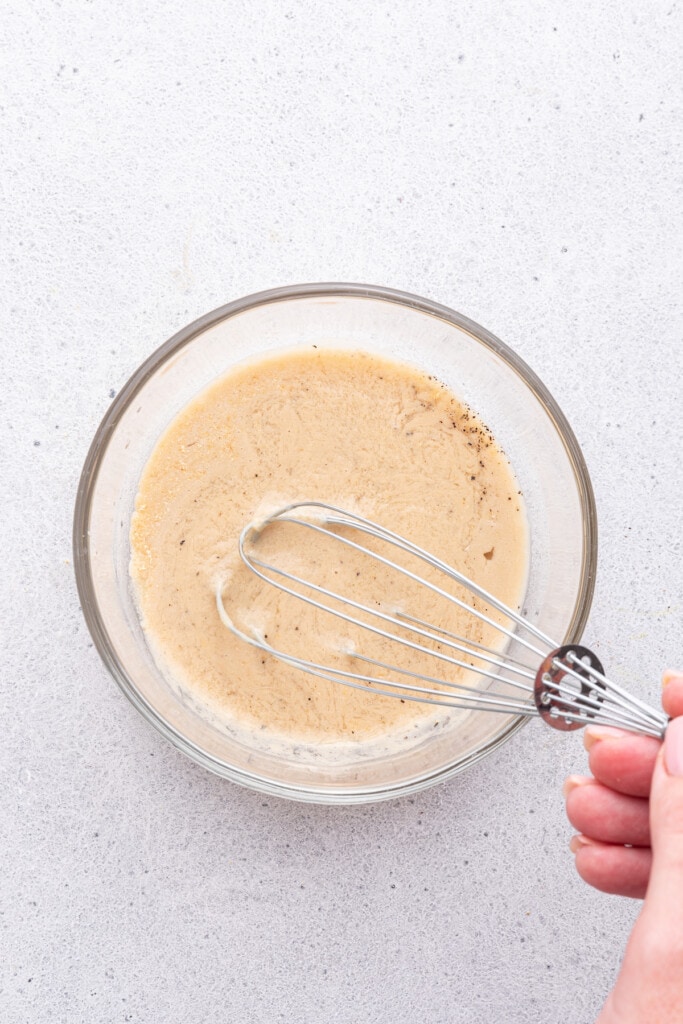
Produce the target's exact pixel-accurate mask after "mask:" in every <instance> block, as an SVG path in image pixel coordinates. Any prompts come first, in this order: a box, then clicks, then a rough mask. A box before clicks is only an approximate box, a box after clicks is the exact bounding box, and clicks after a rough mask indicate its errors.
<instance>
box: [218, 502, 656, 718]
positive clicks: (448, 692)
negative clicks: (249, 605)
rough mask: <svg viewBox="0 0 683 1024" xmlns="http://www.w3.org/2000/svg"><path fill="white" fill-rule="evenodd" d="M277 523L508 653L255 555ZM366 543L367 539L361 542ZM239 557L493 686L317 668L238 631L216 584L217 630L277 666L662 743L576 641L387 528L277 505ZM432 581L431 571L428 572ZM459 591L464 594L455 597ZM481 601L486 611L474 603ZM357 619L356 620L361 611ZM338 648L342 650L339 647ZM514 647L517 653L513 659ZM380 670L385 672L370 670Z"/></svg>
mask: <svg viewBox="0 0 683 1024" xmlns="http://www.w3.org/2000/svg"><path fill="white" fill-rule="evenodd" d="M277 523H285V524H290V525H292V526H296V527H301V529H302V530H304V531H305V530H312V531H314V532H315V533H317V534H318V535H320V534H324V535H326V536H327V537H330V538H332V539H334V541H336V542H338V543H339V544H341V545H345V546H346V548H347V549H351V550H353V551H356V552H358V553H361V554H362V555H363V556H368V557H370V558H372V559H375V560H376V561H377V563H379V564H381V565H383V566H384V567H385V568H386V569H388V570H390V571H392V572H396V573H397V574H398V576H399V577H403V578H404V579H406V578H407V579H410V580H412V581H413V583H417V584H419V585H420V586H424V587H426V588H427V589H428V590H429V591H431V592H432V594H436V595H438V596H439V599H442V598H443V599H445V600H446V601H448V602H452V604H453V605H454V606H456V607H458V608H460V609H462V610H464V611H465V612H466V613H467V614H468V615H469V614H471V615H473V616H474V617H475V619H477V620H478V621H479V622H480V623H483V624H485V625H486V626H487V627H492V628H493V629H495V630H496V631H497V633H498V634H499V635H500V638H501V640H502V641H504V642H505V643H506V645H507V646H506V647H505V649H496V648H493V647H491V646H487V645H485V644H482V643H479V642H477V641H475V640H472V639H468V638H467V637H463V636H460V635H457V634H455V633H451V632H450V631H448V630H446V629H444V628H442V627H439V626H434V625H433V624H429V623H427V622H424V621H422V620H421V619H419V618H415V617H413V616H412V615H410V614H407V613H405V612H403V611H402V610H401V609H400V608H399V607H392V608H388V607H387V606H386V605H384V604H383V603H382V602H377V601H375V602H373V603H372V604H368V603H363V602H362V601H358V600H356V599H355V598H354V597H353V596H352V595H349V594H341V593H337V592H336V591H334V590H332V589H330V588H329V587H325V586H321V585H320V584H316V583H315V582H313V581H311V580H309V579H305V578H302V577H301V576H299V575H298V574H297V573H296V572H293V571H289V570H287V569H284V568H283V567H281V566H277V565H274V564H271V563H270V562H267V561H264V560H263V558H261V557H259V553H258V542H259V539H260V538H262V537H263V536H264V534H265V532H266V531H267V530H268V529H269V528H270V527H272V526H273V525H274V524H277ZM367 539H372V540H373V541H374V542H380V547H382V546H383V545H386V554H382V553H380V552H379V551H377V550H373V549H372V548H369V547H367V546H366V544H367ZM364 541H365V543H364ZM393 552H400V553H401V554H402V555H408V556H410V557H411V558H414V559H417V560H418V561H420V562H422V563H424V564H425V565H426V566H429V567H430V568H431V570H434V571H435V572H436V574H437V577H438V578H439V579H440V578H441V576H443V578H444V584H445V585H448V583H449V581H450V583H451V585H452V584H456V585H457V587H456V589H458V588H464V591H465V592H467V593H469V595H472V597H473V598H474V603H471V599H470V601H466V600H464V599H463V597H458V596H457V594H454V593H453V592H452V591H448V590H445V589H444V587H443V586H440V585H438V584H437V583H435V582H433V579H432V580H428V579H425V578H424V577H422V576H421V575H420V574H418V573H416V572H413V571H412V570H411V569H409V568H408V567H407V566H406V565H402V564H400V562H397V561H396V560H395V557H389V556H390V554H391V553H393ZM239 553H240V557H241V559H242V562H243V563H244V565H245V566H246V567H247V568H248V569H249V570H250V571H251V572H252V573H254V574H255V575H256V576H257V577H259V578H260V579H261V580H262V581H263V582H264V583H265V584H267V585H268V586H272V587H275V588H277V589H278V590H279V591H281V592H283V593H285V594H289V595H291V596H292V597H294V598H296V599H298V600H300V601H303V602H305V603H306V604H307V605H309V606H311V607H313V608H315V609H319V610H320V611H323V612H325V613H329V614H330V615H332V616H334V617H335V618H337V619H338V620H340V621H341V622H344V623H346V624H348V625H351V626H353V628H354V629H357V628H358V629H361V630H364V631H367V633H369V634H374V635H375V636H376V637H380V638H382V640H389V641H391V642H392V643H395V644H397V645H398V648H401V647H402V648H403V649H404V650H409V651H411V652H418V653H419V654H420V655H424V656H425V657H429V658H432V659H434V660H435V662H437V663H441V664H442V665H447V666H449V668H450V669H451V670H453V669H456V670H463V671H464V672H465V673H468V674H471V673H474V674H475V675H476V676H477V677H483V679H486V680H488V681H489V684H492V685H493V686H494V689H490V688H488V689H485V688H483V683H480V685H469V684H466V683H464V682H459V681H457V680H456V681H453V680H449V679H447V678H444V677H443V676H441V677H440V676H437V675H431V674H425V673H422V672H415V671H413V670H411V669H410V668H407V667H405V666H404V667H401V665H400V664H396V665H394V664H390V663H388V662H386V661H384V660H378V659H376V658H374V657H371V656H369V655H367V654H365V653H363V651H361V650H359V649H357V644H354V645H353V646H350V645H349V646H348V647H347V649H346V651H345V653H347V654H348V655H349V658H350V659H352V660H353V662H354V663H356V662H362V663H364V664H365V665H368V666H369V669H368V671H367V672H363V671H356V670H355V666H354V669H353V670H352V669H351V668H346V667H342V666H340V667H337V666H334V665H331V664H327V665H325V664H319V663H317V662H315V661H309V660H307V659H306V658H304V657H300V656H298V655H296V654H293V653H288V652H287V651H283V650H279V649H277V648H276V647H274V646H273V645H272V644H271V643H269V642H268V639H267V637H266V635H265V633H264V632H263V631H261V630H258V629H255V628H251V629H250V630H249V632H247V631H245V630H244V629H241V628H239V627H238V626H237V625H236V623H235V622H234V620H233V618H232V617H231V616H230V615H229V614H228V612H227V611H226V608H225V600H224V594H225V589H226V588H225V585H224V583H223V582H221V583H219V584H218V585H217V587H216V607H217V610H218V614H219V616H220V619H221V621H222V622H223V624H224V625H225V626H226V627H227V628H228V629H230V630H231V631H232V632H233V633H234V634H235V635H236V636H238V637H240V638H241V639H242V640H243V641H245V642H246V643H248V644H251V645H252V646H254V647H256V648H258V649H259V650H261V651H263V652H264V653H266V654H269V655H271V656H273V657H275V658H277V659H279V660H280V661H282V662H283V663H285V664H287V665H289V666H292V667H294V668H296V669H300V670H301V671H303V672H307V673H309V674H311V675H314V676H318V677H319V678H322V679H327V680H329V681H331V682H335V683H340V684H343V685H345V686H350V687H353V688H355V689H358V690H365V691H367V692H369V693H371V694H373V695H380V696H385V697H392V698H399V699H401V700H402V701H404V702H405V701H418V702H420V703H426V704H433V705H435V706H440V707H449V708H462V709H468V710H475V711H492V712H499V713H503V714H514V715H525V716H540V717H541V718H542V719H543V721H544V722H545V723H546V724H548V725H550V726H552V727H553V728H555V729H560V730H564V731H570V730H573V729H580V728H582V727H583V726H585V725H588V724H589V723H594V724H601V725H611V726H616V727H618V728H622V729H627V730H630V731H632V732H637V733H644V734H646V735H650V736H655V737H657V738H661V737H662V736H663V735H664V732H665V730H666V726H667V723H668V718H667V716H666V715H665V714H664V713H663V712H662V711H660V710H657V709H655V708H651V707H649V706H648V705H647V704H646V703H644V702H643V701H641V700H640V699H639V698H637V697H635V696H633V695H632V694H630V693H628V691H627V690H625V689H624V688H623V687H621V686H619V685H618V684H617V683H614V682H612V681H611V680H609V679H608V678H607V677H606V676H605V674H604V671H603V667H602V665H601V663H600V661H599V660H598V658H597V657H596V655H595V654H594V653H593V652H592V651H591V650H589V649H588V648H586V647H583V646H581V645H579V644H566V645H563V646H558V644H556V643H555V642H554V641H553V640H552V639H551V638H550V637H548V636H546V635H545V634H544V633H543V632H542V631H541V630H540V629H538V627H537V626H535V625H534V624H533V623H532V622H530V621H529V620H528V619H525V618H524V617H522V616H521V615H520V614H519V613H518V612H516V611H514V610H513V609H512V608H509V607H507V606H506V605H505V604H503V603H502V602H501V601H499V600H498V599H497V598H496V597H495V596H494V595H493V594H490V593H488V592H487V591H486V590H484V589H483V588H482V587H480V586H479V585H478V584H476V583H475V582H474V581H473V580H471V579H469V578H468V577H467V576H465V575H463V574H462V573H460V572H459V571H458V570H457V569H454V568H453V567H452V566H450V565H448V564H447V563H445V562H443V561H441V559H439V558H437V557H436V556H435V555H432V554H430V553H429V552H428V551H425V550H424V549H423V548H420V547H418V546H417V545H416V544H413V543H412V542H411V541H409V540H406V539H405V538H404V537H401V536H399V535H398V534H396V533H393V532H392V531H391V530H388V529H385V528H384V527H382V526H380V525H378V524H377V523H374V522H372V521H371V520H369V519H365V518H364V517H362V516H359V515H356V514H355V513H353V512H348V511H345V510H344V509H340V508H337V507H335V506H334V505H329V504H326V503H325V502H317V501H310V502H294V503H292V504H289V505H286V506H284V507H282V508H280V509H277V510H276V511H275V512H273V513H272V514H271V515H269V516H267V517H265V518H263V519H261V520H259V521H254V522H252V523H249V524H248V525H247V526H245V527H244V529H243V530H242V533H241V535H240V538H239ZM431 575H432V577H433V578H434V572H432V574H431ZM461 593H462V591H461ZM477 601H478V602H480V603H482V604H483V605H485V606H486V609H487V610H486V611H484V610H483V609H482V608H479V607H477ZM492 609H493V610H495V611H496V612H498V613H500V614H502V616H503V617H504V619H505V620H507V624H505V623H504V622H500V621H498V620H497V619H495V618H494V617H493V612H492V611H491V610H492ZM359 614H360V615H362V616H363V618H359V617H358V615H359ZM340 651H342V652H344V645H343V644H342V645H341V646H340ZM512 651H516V653H515V655H514V656H513V654H512ZM372 670H379V672H380V673H381V674H376V673H375V674H373V671H372Z"/></svg>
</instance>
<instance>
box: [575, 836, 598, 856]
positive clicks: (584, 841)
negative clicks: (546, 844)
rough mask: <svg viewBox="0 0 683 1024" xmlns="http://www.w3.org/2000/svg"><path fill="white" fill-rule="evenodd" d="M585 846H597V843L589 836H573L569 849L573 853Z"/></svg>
mask: <svg viewBox="0 0 683 1024" xmlns="http://www.w3.org/2000/svg"><path fill="white" fill-rule="evenodd" d="M584 846H595V843H594V842H593V840H592V839H589V838H588V836H572V840H571V842H570V844H569V849H570V850H571V851H572V853H578V852H579V850H580V849H582V848H583V847H584Z"/></svg>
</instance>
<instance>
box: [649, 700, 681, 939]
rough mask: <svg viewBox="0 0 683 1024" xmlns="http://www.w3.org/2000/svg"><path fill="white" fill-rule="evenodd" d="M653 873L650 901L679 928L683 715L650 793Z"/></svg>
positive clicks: (671, 729) (669, 734)
mask: <svg viewBox="0 0 683 1024" xmlns="http://www.w3.org/2000/svg"><path fill="white" fill-rule="evenodd" d="M650 834H651V838H652V855H653V860H652V873H651V875H650V884H649V886H648V890H647V898H646V902H647V904H648V905H649V906H650V907H651V908H652V909H653V910H658V911H659V912H660V913H661V915H662V916H661V918H660V920H661V922H662V924H663V923H664V922H666V921H670V922H671V926H672V927H675V928H676V930H680V922H681V920H682V917H683V716H681V717H680V718H674V719H672V720H671V721H670V722H669V725H668V727H667V730H666V735H665V737H664V743H663V745H662V748H661V750H660V752H659V755H658V757H657V763H656V765H655V770H654V775H653V777H652V789H651V792H650Z"/></svg>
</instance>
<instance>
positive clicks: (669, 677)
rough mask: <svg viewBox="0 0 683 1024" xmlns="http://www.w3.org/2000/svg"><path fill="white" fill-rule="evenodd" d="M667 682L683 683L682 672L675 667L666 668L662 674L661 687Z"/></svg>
mask: <svg viewBox="0 0 683 1024" xmlns="http://www.w3.org/2000/svg"><path fill="white" fill-rule="evenodd" d="M669 683H683V672H679V671H678V670H677V669H675V668H668V669H667V670H666V672H664V674H663V675H662V689H663V688H664V687H665V686H668V685H669Z"/></svg>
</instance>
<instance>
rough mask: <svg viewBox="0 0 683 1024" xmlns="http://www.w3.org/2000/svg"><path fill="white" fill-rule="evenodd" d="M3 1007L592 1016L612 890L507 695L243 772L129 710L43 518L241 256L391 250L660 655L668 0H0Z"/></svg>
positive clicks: (627, 671)
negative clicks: (594, 508)
mask: <svg viewBox="0 0 683 1024" xmlns="http://www.w3.org/2000/svg"><path fill="white" fill-rule="evenodd" d="M0 20H1V21H2V24H3V32H2V36H3V40H2V43H1V44H0V45H2V47H3V49H4V50H5V51H6V54H7V57H8V59H6V60H4V61H3V63H4V71H3V73H2V82H1V83H0V85H1V93H0V125H1V126H2V127H1V131H2V140H3V141H2V165H3V172H2V183H3V190H4V207H3V213H2V220H1V223H0V231H1V232H2V245H1V246H0V272H1V277H2V282H3V285H2V294H1V295H0V307H1V315H2V338H1V340H0V346H1V352H2V364H3V383H2V389H1V392H0V403H1V405H2V419H3V425H2V478H3V487H2V491H3V497H2V504H3V530H4V537H5V546H4V559H5V569H4V572H3V574H2V576H3V580H2V606H1V609H0V613H1V614H0V623H1V627H0V628H1V630H2V650H3V666H2V678H1V692H2V708H3V711H2V715H3V740H2V744H0V763H1V765H2V789H1V794H2V796H1V799H0V804H1V807H2V819H1V823H0V824H1V829H2V837H3V838H2V848H3V861H2V882H1V885H0V888H1V896H2V905H1V907H0V910H1V916H0V929H1V936H2V947H3V954H2V957H1V958H0V972H1V980H0V1006H1V1009H0V1018H1V1019H2V1021H3V1022H4V1024H19V1022H29V1021H30V1022H31V1024H43V1022H53V1021H54V1022H62V1021H63V1022H69V1024H71V1022H79V1021H84V1022H87V1024H100V1022H102V1024H105V1022H106V1024H109V1022H112V1024H113V1022H124V1021H134V1022H145V1024H147V1022H166V1021H169V1022H170V1021H173V1022H175V1021H178V1022H183V1024H198V1022H223V1021H231V1022H233V1021H234V1022H240V1024H241V1022H248V1024H251V1022H261V1021H263V1022H277V1021H286V1022H288V1024H309V1022H310V1024H351V1022H353V1024H371V1022H372V1024H374V1022H378V1024H384V1022H387V1024H389V1022H391V1024H413V1022H415V1021H424V1022H425V1024H489V1022H492V1021H504V1022H506V1024H532V1022H539V1024H541V1022H542V1024H554V1022H557V1024H587V1022H590V1021H591V1020H592V1019H593V1018H594V1016H595V1014H596V1012H597V1009H598V1007H599V1006H600V1005H601V1002H602V1000H603V998H604V996H605V994H606V992H607V990H608V989H609V986H610V984H611V982H612V980H613V978H614V975H615V971H616V968H617V965H618V962H619V959H620V955H621V952H622V950H623V946H624V943H625V940H626V936H627V934H628V931H629V928H630V925H631V923H632V921H633V920H634V917H635V914H636V911H637V907H636V906H635V905H634V904H631V903H629V902H625V901H621V900H618V899H614V898H609V897H606V896H601V895H599V894H597V893H595V892H593V891H591V890H589V889H588V888H586V887H585V886H584V885H583V884H582V883H581V882H580V881H579V880H578V879H577V878H576V876H575V875H574V873H573V867H572V858H571V856H570V854H569V852H568V850H567V843H568V840H569V836H570V834H571V833H570V828H569V826H568V824H567V823H566V821H565V819H564V816H563V805H562V800H561V796H560V784H561V780H562V779H563V777H564V775H565V774H566V773H567V772H568V771H571V770H581V769H582V768H583V766H584V764H585V757H584V754H583V750H582V746H581V741H580V739H579V738H578V737H576V736H573V737H572V736H570V737H566V736H559V735H556V734H553V733H551V732H550V731H549V730H546V729H544V728H543V727H542V725H541V724H540V723H533V724H532V725H530V726H528V727H527V728H526V729H524V730H523V731H522V732H521V733H520V734H519V735H518V736H516V737H515V738H514V740H513V741H512V742H510V743H509V744H508V745H507V746H506V747H505V748H503V749H502V750H500V751H499V752H498V753H496V754H495V755H493V756H492V757H490V758H489V759H488V760H486V761H484V762H483V763H481V764H479V765H478V766H476V767H475V768H473V769H472V770H470V771H469V772H468V773H466V774H465V775H463V776H461V777H459V778H458V779H456V780H454V781H452V782H450V783H448V784H445V785H442V786H441V787H438V788H435V789H433V790H431V791H429V792H427V793H424V794H423V795H421V796H419V797H415V798H414V799H404V800H399V801H395V802H392V803H388V804H380V805H374V806H369V807H363V808H360V809H354V808H340V809H330V808H324V807H306V806H301V805H296V804H290V803H285V802H280V801H278V800H275V799H264V798H263V797H260V796H258V795H256V794H254V793H251V792H247V791H243V790H241V789H239V788H237V787H235V786H233V785H231V784H229V783H227V782H223V781H221V780H219V779H217V778H214V777H212V776H211V775H209V774H207V773H206V772H204V771H203V770H201V769H200V768H199V767H197V766H196V765H194V764H192V763H190V762H189V761H187V760H185V759H184V758H183V757H182V756H181V755H180V754H178V753H177V752H176V751H175V750H173V749H172V748H171V747H170V746H169V745H167V744H166V743H165V742H164V741H163V740H162V739H161V738H160V737H159V736H157V735H156V734H155V733H154V732H153V731H152V730H151V729H150V728H149V727H148V726H147V725H146V724H145V723H144V722H143V721H142V720H141V719H140V718H139V717H138V716H137V714H136V713H135V712H134V710H133V709H132V707H130V706H129V705H128V703H127V702H126V701H125V700H124V698H123V697H122V696H121V694H120V693H119V691H118V690H117V689H116V687H115V685H114V683H113V682H112V681H111V679H110V678H109V677H108V675H107V673H106V672H105V670H104V668H103V666H102V665H101V664H100V662H99V660H98V657H97V654H96V652H95V651H94V649H93V647H92V644H91V642H90V639H89V636H88V634H87V631H86V629H85V626H84V623H83V620H82V618H81V615H80V613H79V608H78V599H77V595H76V592H75V587H74V582H73V574H72V564H71V550H70V528H71V514H72V507H73V501H74V495H75V489H76V484H77V480H78V475H79V470H80V467H81V464H82V461H83V458H84V456H85V453H86V450H87V447H88V444H89V442H90V439H91V436H92V434H93V432H94V430H95V428H96V426H97V424H98V422H99V420H100V418H101V416H102V415H103V413H104V411H105V409H106V407H107V405H108V403H109V400H110V396H112V395H113V394H114V393H115V392H116V390H117V389H119V388H120V387H121V385H122V384H123V382H124V381H125V380H126V379H127V377H128V376H129V375H130V373H131V372H132V371H133V370H134V369H135V367H136V366H137V365H138V364H139V363H140V361H141V360H142V359H143V358H144V357H145V356H147V355H148V353H149V352H150V351H151V350H152V349H153V348H155V347H156V346H157V345H158V344H160V343H161V342H162V341H163V340H165V338H167V337H168V336H169V335H171V334H172V333H173V332H174V331H175V330H176V329H177V328H179V327H180V326H182V325H183V324H185V323H187V322H188V321H189V320H191V319H193V318H194V317H196V316H198V315H200V314H201V313H204V312H205V311H207V310H210V309H212V308H214V307H215V306H217V305H219V304H221V303H223V302H225V301H227V300H229V299H231V298H233V297H237V296H240V295H244V294H247V293H249V292H252V291H256V290H258V289H260V288H265V287H270V286H274V285H279V284H286V283H293V282H298V281H307V280H309V281H310V280H353V281H367V282H371V283H379V284H386V285H390V286H393V287H398V288H404V289H407V290H410V291H414V292H417V293H418V294H423V295H427V296H430V297H432V298H434V299H436V300H438V301H441V302H443V303H446V304H448V305H451V306H453V307H454V308H456V309H458V310H460V311H461V312H463V313H465V314H467V315H469V316H470V317H472V318H473V319H475V320H477V321H479V322H480V323H482V324H483V325H485V326H486V327H488V328H489V329H490V330H492V331H494V332H495V333H497V334H498V335H499V336H500V337H501V338H503V339H504V340H505V341H506V342H507V343H508V344H510V345H511V346H513V347H514V348H515V349H516V350H517V351H518V352H519V353H520V354H521V355H522V357H523V358H524V359H525V360H526V361H527V362H528V363H530V364H531V366H532V367H533V368H534V369H535V370H536V371H537V373H538V374H539V375H540V376H541V377H542V378H543V380H544V381H545V382H546V383H547V385H548V386H549V387H550V389H551V390H552V391H553V393H554V394H555V396H556V397H557V398H558V400H559V401H560V403H561V404H562V406H563V408H564V410H565V412H566V414H567V416H568V418H569V420H570V422H571V424H572V426H573V428H574V430H575V431H576V434H577V436H578V438H579V441H580V443H581V444H582V446H583V449H584V452H585V456H586V459H587V462H588V465H589V468H590V471H591V474H592V477H593V482H594V485H595V491H596V497H597V503H598V510H599V515H600V523H601V540H600V559H599V574H598V580H597V590H596V597H595V602H594V606H593V612H592V615H591V620H590V623H589V627H588V630H587V633H586V637H587V640H588V641H589V642H591V643H593V644H595V646H596V648H597V650H598V651H599V653H600V655H601V656H602V657H603V659H604V662H605V664H606V665H607V666H608V667H609V670H610V672H611V673H612V674H613V675H614V676H615V677H618V678H620V679H621V680H622V681H624V682H625V683H626V684H627V685H628V686H630V687H632V688H633V689H634V690H636V691H637V692H638V693H641V694H643V695H648V696H650V697H651V698H652V699H655V700H656V699H657V695H658V686H659V684H658V676H659V672H660V670H661V669H662V668H663V667H665V666H667V665H669V664H671V665H676V664H678V665H681V664H682V663H683V649H682V644H681V617H682V605H681V589H682V583H683V548H682V547H681V539H680V538H681V518H682V513H683V507H682V506H683V500H682V498H681V495H682V493H683V469H682V468H681V458H680V451H681V437H682V436H683V402H682V401H681V379H682V378H683V347H682V338H681V288H680V282H681V242H680V239H681V218H680V215H681V178H680V168H681V137H680V112H681V86H680V74H679V71H680V65H679V51H678V43H677V38H678V39H679V38H680V32H681V9H680V5H679V4H678V3H676V2H675V0H664V2H660V0H651V2H649V3H647V4H642V3H636V2H634V0H626V2H623V0H620V2H613V0H606V2H604V3H600V4H594V3H588V2H585V0H578V2H576V3H572V4H566V3H564V2H561V0H545V2H543V3H541V2H535V0H527V2H521V0H520V2H517V3H515V2H506V3H503V2H501V3H493V2H489V0H480V2H478V3H461V2H456V3H452V2H446V0H431V2H429V3H426V2H418V0H405V2H403V3H399V4H387V3H384V2H374V3H367V2H361V3H353V2H348V3H347V2H339V3H334V4H333V3H323V2H315V0H289V2H282V0H267V2H265V3H256V4H237V3H232V2H219V0H198V2H197V3H195V4H185V3H181V2H180V0H168V2H165V3H162V2H158V0H152V2H149V3H145V4H138V3H134V2H133V0H119V2H118V3H116V4H106V5H105V4H94V3H88V2H86V0H80V2H76V0H63V2H61V3H58V2H51V3H45V2H39V0H23V2H22V3H13V2H11V0H10V2H8V0H3V2H1V3H0Z"/></svg>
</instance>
